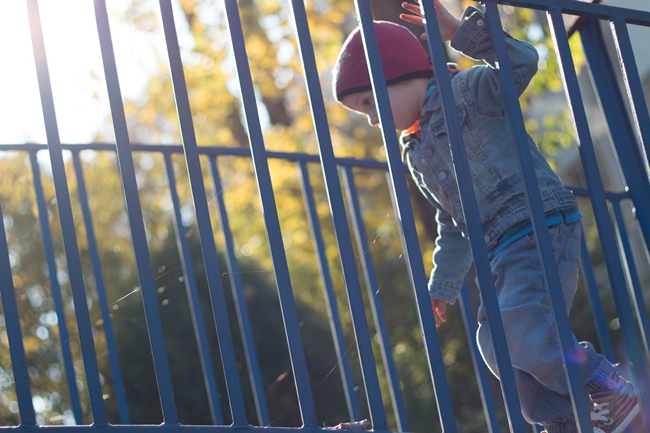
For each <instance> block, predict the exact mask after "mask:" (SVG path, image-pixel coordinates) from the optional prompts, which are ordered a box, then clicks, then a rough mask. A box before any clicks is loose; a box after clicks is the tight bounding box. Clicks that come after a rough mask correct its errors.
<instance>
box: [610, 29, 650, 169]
mask: <svg viewBox="0 0 650 433" xmlns="http://www.w3.org/2000/svg"><path fill="white" fill-rule="evenodd" d="M610 27H611V29H612V35H613V36H614V43H615V44H616V52H617V53H618V61H619V63H620V65H621V71H622V72H623V81H624V82H625V88H626V89H627V96H628V99H629V100H630V107H631V108H632V117H633V118H634V126H635V127H636V132H637V137H638V139H639V144H640V145H641V146H640V149H639V150H640V151H645V152H642V154H644V156H645V158H644V160H643V162H644V163H645V169H646V173H647V174H648V176H650V159H648V158H650V155H649V153H650V151H649V150H648V146H650V144H649V143H650V115H649V114H648V105H647V103H646V100H645V96H644V93H643V85H642V84H641V78H640V76H639V69H638V68H637V66H636V59H635V58H634V51H633V50H632V42H631V41H630V34H629V32H628V30H627V24H626V23H625V19H624V18H619V17H613V18H612V20H611V22H610Z"/></svg>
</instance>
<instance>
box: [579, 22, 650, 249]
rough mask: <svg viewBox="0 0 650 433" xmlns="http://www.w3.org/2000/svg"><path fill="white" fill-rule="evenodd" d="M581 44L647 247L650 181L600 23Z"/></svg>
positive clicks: (585, 31) (590, 24)
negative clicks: (617, 83) (617, 84)
mask: <svg viewBox="0 0 650 433" xmlns="http://www.w3.org/2000/svg"><path fill="white" fill-rule="evenodd" d="M580 40H581V42H582V47H583V49H584V53H585V56H586V57H587V62H588V64H589V68H588V70H589V74H590V76H591V78H592V80H593V82H594V85H595V87H596V90H597V92H596V95H597V97H598V101H599V104H600V108H601V109H602V111H603V113H604V115H605V118H606V119H607V125H608V131H609V135H610V138H611V140H612V143H614V147H615V148H616V153H617V154H618V162H619V164H620V165H621V168H622V169H623V172H624V173H625V180H626V181H627V184H628V187H629V192H630V194H631V196H632V201H633V202H634V207H635V216H636V218H637V220H638V222H639V226H640V227H641V231H642V233H643V237H644V238H645V242H646V244H650V179H649V178H648V174H647V171H646V168H645V164H644V161H645V158H644V157H643V155H642V154H641V150H640V148H639V146H638V145H637V143H636V137H635V133H634V130H633V128H632V125H631V124H630V119H629V118H628V115H627V107H626V105H625V103H624V101H623V96H622V95H621V92H620V91H619V88H618V86H612V83H615V82H617V77H616V75H615V74H614V69H613V66H612V63H611V61H610V59H609V57H608V54H607V46H606V45H605V42H604V40H603V34H602V30H601V28H600V21H598V20H594V19H590V20H587V24H586V25H585V26H584V27H583V28H582V29H581V30H580Z"/></svg>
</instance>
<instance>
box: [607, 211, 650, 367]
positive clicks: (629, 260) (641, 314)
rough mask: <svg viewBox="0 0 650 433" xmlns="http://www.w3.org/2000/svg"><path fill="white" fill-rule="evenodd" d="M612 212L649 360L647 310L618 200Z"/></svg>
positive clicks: (649, 321)
mask: <svg viewBox="0 0 650 433" xmlns="http://www.w3.org/2000/svg"><path fill="white" fill-rule="evenodd" d="M612 211H614V223H615V226H614V227H615V228H616V238H617V240H618V247H619V250H620V252H621V255H622V257H621V259H622V261H623V265H624V267H625V274H626V275H627V281H628V285H629V286H628V287H629V289H630V294H631V295H632V301H633V303H634V309H635V311H636V320H637V323H638V325H639V330H640V331H641V341H642V342H643V346H644V348H645V354H646V356H647V357H648V359H650V350H649V348H648V338H650V320H649V319H648V310H647V309H646V306H645V299H644V298H643V292H642V290H641V282H640V281H639V274H638V273H637V271H636V265H635V264H634V256H633V255H632V248H631V247H630V239H629V237H628V235H627V229H626V228H625V220H624V219H623V213H622V212H621V202H620V201H619V200H615V201H612Z"/></svg>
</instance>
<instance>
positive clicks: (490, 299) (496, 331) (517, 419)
mask: <svg viewBox="0 0 650 433" xmlns="http://www.w3.org/2000/svg"><path fill="white" fill-rule="evenodd" d="M421 9H422V12H423V13H424V16H429V17H434V18H433V19H429V20H426V26H425V30H426V34H427V39H428V40H429V50H430V52H431V58H432V59H433V66H434V70H435V74H436V77H437V81H438V87H439V89H440V95H441V98H442V106H443V114H444V117H445V124H446V125H447V133H448V134H449V138H450V147H451V153H452V157H453V160H454V164H453V167H454V172H455V176H456V180H457V182H458V190H459V193H460V199H461V205H462V208H463V213H464V215H465V220H466V223H467V230H468V234H469V240H470V244H471V248H472V254H473V257H474V266H475V268H476V273H477V276H478V280H479V283H480V286H481V291H480V292H481V299H482V302H483V305H484V306H485V310H486V315H487V322H488V331H489V333H490V338H491V340H492V346H493V348H494V352H495V357H496V362H497V370H498V375H499V378H500V384H501V392H502V394H503V398H504V401H505V407H506V413H507V415H508V422H509V427H510V430H511V431H512V432H521V431H524V429H525V423H524V420H523V417H522V416H521V406H520V404H519V398H518V394H517V388H516V383H515V378H514V373H513V371H512V363H511V361H510V354H509V352H508V345H507V342H506V336H505V332H504V329H503V322H502V320H501V312H500V310H499V304H498V300H497V296H496V290H495V287H494V281H493V279H492V270H491V268H490V264H489V261H488V256H487V250H486V246H485V240H484V239H485V238H484V233H483V230H482V226H481V219H480V215H479V211H478V205H477V203H476V197H475V195H474V188H473V186H472V182H471V173H470V171H469V163H468V161H467V155H466V153H465V146H464V145H463V139H462V132H461V128H460V122H459V120H458V115H457V110H456V102H455V99H454V96H453V90H452V88H451V79H450V78H449V74H448V71H447V64H446V57H445V51H444V47H443V45H442V43H441V40H440V28H439V26H438V20H437V19H436V18H435V17H436V11H435V8H434V7H433V4H429V2H423V3H422V4H421ZM499 31H501V30H500V29H499ZM506 64H507V63H506Z"/></svg>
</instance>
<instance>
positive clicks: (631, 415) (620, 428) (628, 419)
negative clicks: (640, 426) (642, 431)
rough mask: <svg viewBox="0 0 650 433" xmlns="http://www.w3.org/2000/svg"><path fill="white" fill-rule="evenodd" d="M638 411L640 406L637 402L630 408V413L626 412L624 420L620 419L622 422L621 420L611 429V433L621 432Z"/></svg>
mask: <svg viewBox="0 0 650 433" xmlns="http://www.w3.org/2000/svg"><path fill="white" fill-rule="evenodd" d="M640 411H641V408H640V407H639V403H637V404H636V406H634V407H633V408H632V410H631V411H630V413H629V414H627V416H626V417H625V419H624V420H623V421H622V422H621V423H620V424H619V425H618V426H617V427H616V428H615V429H614V430H612V431H611V433H622V432H623V430H625V428H626V427H627V426H628V425H630V423H631V422H632V420H633V419H634V417H635V416H637V415H638V414H639V412H640Z"/></svg>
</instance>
